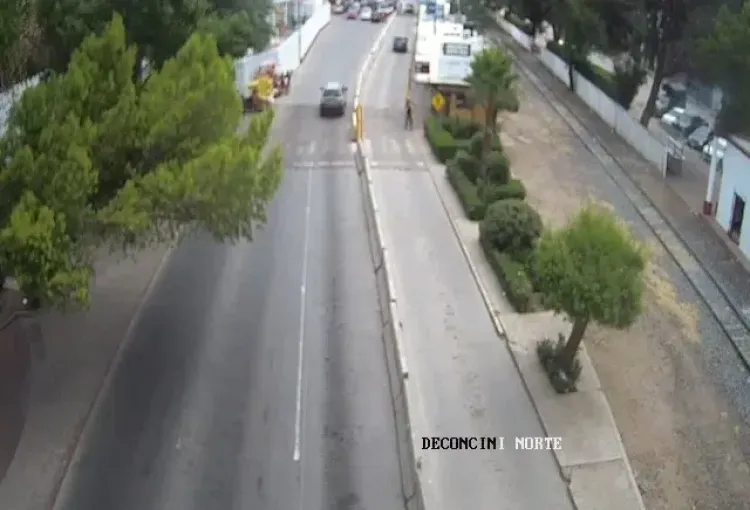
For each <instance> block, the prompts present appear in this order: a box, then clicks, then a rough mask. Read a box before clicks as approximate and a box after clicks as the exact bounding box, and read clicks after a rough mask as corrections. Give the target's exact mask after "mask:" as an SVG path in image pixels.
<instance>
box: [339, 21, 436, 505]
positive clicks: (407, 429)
mask: <svg viewBox="0 0 750 510" xmlns="http://www.w3.org/2000/svg"><path fill="white" fill-rule="evenodd" d="M394 19H395V15H392V16H391V17H390V18H389V20H388V22H387V23H386V24H385V26H384V27H383V30H382V32H381V33H380V35H379V36H378V38H377V40H376V41H375V44H374V45H373V47H372V49H371V50H370V53H369V54H368V56H367V58H366V59H365V61H364V63H363V64H362V68H361V70H360V72H359V75H358V76H357V83H356V86H355V93H354V107H355V109H356V108H357V107H359V106H360V95H361V93H362V85H363V82H364V79H365V76H366V74H367V72H368V70H369V68H370V65H371V63H372V59H373V57H374V56H375V55H376V54H377V52H378V51H379V50H380V46H381V44H382V42H383V39H384V37H385V34H386V33H387V31H388V28H389V27H390V25H391V23H393V20H394ZM355 122H356V118H355ZM355 145H356V152H355V159H356V163H357V171H358V174H359V176H360V181H361V188H362V193H363V195H364V198H365V214H366V216H367V223H368V229H369V230H370V242H371V250H372V254H373V261H374V263H375V277H376V282H377V285H378V294H379V299H380V307H381V310H380V312H381V321H382V325H383V342H384V347H385V351H386V359H387V362H388V371H389V383H390V390H391V398H392V403H393V408H394V409H393V411H394V418H395V423H396V437H397V446H398V456H399V464H400V475H401V486H402V493H403V497H404V504H405V507H406V508H407V510H423V508H424V501H423V495H422V483H421V481H420V471H419V466H420V464H419V462H418V461H417V460H416V456H415V452H414V444H415V441H416V438H415V437H414V428H413V427H412V415H413V413H412V411H411V410H412V409H413V404H414V402H415V396H414V395H415V392H414V389H412V388H411V384H410V383H409V369H408V365H407V360H406V356H405V349H404V344H403V336H402V335H403V333H402V326H401V320H400V318H399V312H398V299H397V297H396V293H395V291H394V284H393V281H392V279H391V276H390V275H391V274H392V271H391V265H390V255H389V252H388V248H387V246H385V243H384V237H383V232H382V227H381V224H380V214H379V208H378V205H377V203H376V201H375V197H374V192H373V189H372V176H371V174H370V164H369V161H368V159H367V157H366V156H365V154H364V150H363V147H362V144H361V140H357V141H356V142H355Z"/></svg>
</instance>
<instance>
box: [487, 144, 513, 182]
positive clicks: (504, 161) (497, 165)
mask: <svg viewBox="0 0 750 510" xmlns="http://www.w3.org/2000/svg"><path fill="white" fill-rule="evenodd" d="M484 177H485V179H486V180H487V182H490V183H492V184H499V185H502V184H508V181H510V162H509V161H508V158H507V157H506V156H505V154H503V153H502V152H498V151H492V152H490V153H489V154H487V156H486V157H485V158H484Z"/></svg>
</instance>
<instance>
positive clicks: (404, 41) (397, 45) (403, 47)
mask: <svg viewBox="0 0 750 510" xmlns="http://www.w3.org/2000/svg"><path fill="white" fill-rule="evenodd" d="M408 50H409V38H408V37H404V36H396V37H394V38H393V51H394V52H395V53H406V52H407V51H408Z"/></svg>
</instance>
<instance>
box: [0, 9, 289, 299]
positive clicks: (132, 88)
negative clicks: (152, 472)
mask: <svg viewBox="0 0 750 510" xmlns="http://www.w3.org/2000/svg"><path fill="white" fill-rule="evenodd" d="M135 65H136V49H135V48H134V47H132V46H129V45H128V44H127V41H126V33H125V27H124V23H123V20H122V18H120V17H119V16H116V17H115V18H114V20H113V21H112V22H111V23H110V24H109V26H108V27H107V29H106V31H105V32H104V33H103V34H102V35H99V36H89V37H88V38H86V40H85V41H84V42H83V44H82V46H81V47H80V48H79V49H78V50H77V51H76V52H75V53H74V54H73V58H72V60H71V63H70V66H69V67H68V69H67V71H66V72H65V73H62V74H59V75H56V76H53V77H52V78H51V79H50V80H49V81H48V82H46V83H43V84H41V85H39V86H38V87H35V88H33V89H30V90H28V91H27V92H26V93H25V94H24V95H23V96H22V98H21V100H20V101H19V103H18V104H17V105H16V107H15V108H14V110H13V112H12V115H11V119H10V123H9V129H8V134H7V135H6V137H5V138H4V139H3V140H2V141H1V143H0V267H2V269H3V272H4V273H5V274H7V275H9V276H12V277H13V278H14V279H15V280H16V281H17V283H18V284H19V286H20V287H21V289H22V290H23V291H24V292H25V293H26V294H27V295H29V296H31V297H32V298H34V299H35V300H36V301H39V302H41V303H44V302H48V303H51V304H66V303H69V302H75V303H86V302H87V299H88V286H89V282H90V279H91V277H92V275H93V269H92V267H93V266H92V254H93V251H94V250H95V249H96V247H98V246H101V245H113V244H118V245H121V246H123V247H124V248H125V249H138V248H140V247H143V246H145V245H147V244H149V243H152V242H156V241H164V240H171V239H174V238H176V236H177V235H178V233H179V232H184V231H190V230H201V231H207V232H209V233H211V234H213V235H214V236H215V237H216V238H217V239H218V240H234V239H238V238H251V237H252V232H253V227H254V225H255V224H257V223H258V222H262V221H264V219H265V212H266V204H267V203H268V201H269V200H270V199H271V197H272V196H273V194H274V192H275V190H276V188H277V187H278V185H279V182H280V179H281V160H280V158H281V156H280V152H279V150H278V149H277V148H276V149H272V150H270V151H269V150H267V148H266V145H267V142H268V138H269V133H270V126H271V122H272V120H273V113H272V112H271V111H270V110H269V111H268V112H267V113H265V114H264V115H260V116H256V117H254V118H253V120H252V122H251V125H250V128H249V129H248V130H247V131H246V132H245V133H244V134H241V135H238V134H236V129H237V125H238V122H239V120H240V118H241V115H242V106H241V100H240V98H239V96H238V94H237V91H236V89H235V84H234V76H233V65H232V62H231V60H229V59H228V58H223V57H221V56H220V55H219V54H218V51H217V49H216V43H215V41H214V40H213V38H211V37H209V36H202V35H199V34H196V35H194V36H192V37H191V38H190V39H189V40H188V41H187V43H186V44H185V45H184V46H183V47H182V48H181V49H180V50H179V51H178V52H177V54H176V55H175V56H174V57H173V58H171V59H168V60H167V61H166V62H165V63H164V66H163V67H162V68H161V69H160V70H158V71H156V72H154V73H153V74H152V75H151V77H150V79H149V80H148V81H147V82H146V83H145V84H143V85H137V84H136V83H135V82H134V79H133V76H134V72H133V71H134V67H135Z"/></svg>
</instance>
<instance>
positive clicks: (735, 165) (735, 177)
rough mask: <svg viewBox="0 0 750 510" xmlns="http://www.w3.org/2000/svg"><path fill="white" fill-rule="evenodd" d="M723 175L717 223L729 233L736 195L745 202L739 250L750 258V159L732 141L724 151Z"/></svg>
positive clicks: (717, 209) (717, 205)
mask: <svg viewBox="0 0 750 510" xmlns="http://www.w3.org/2000/svg"><path fill="white" fill-rule="evenodd" d="M723 167H724V170H723V175H722V179H721V185H720V188H719V202H718V204H716V221H717V222H718V223H719V225H721V228H722V229H724V231H729V226H730V224H731V221H732V209H733V207H734V195H735V194H737V195H739V196H740V197H741V198H742V199H743V200H745V204H747V205H746V206H745V217H744V220H743V224H742V230H741V232H740V239H739V248H740V250H741V251H742V253H744V254H745V256H747V257H750V157H748V156H747V155H746V154H745V153H744V152H743V151H741V150H740V149H739V148H738V147H737V146H736V145H735V144H733V143H732V142H731V141H730V142H729V143H728V144H727V148H726V150H725V151H724V161H723Z"/></svg>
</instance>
